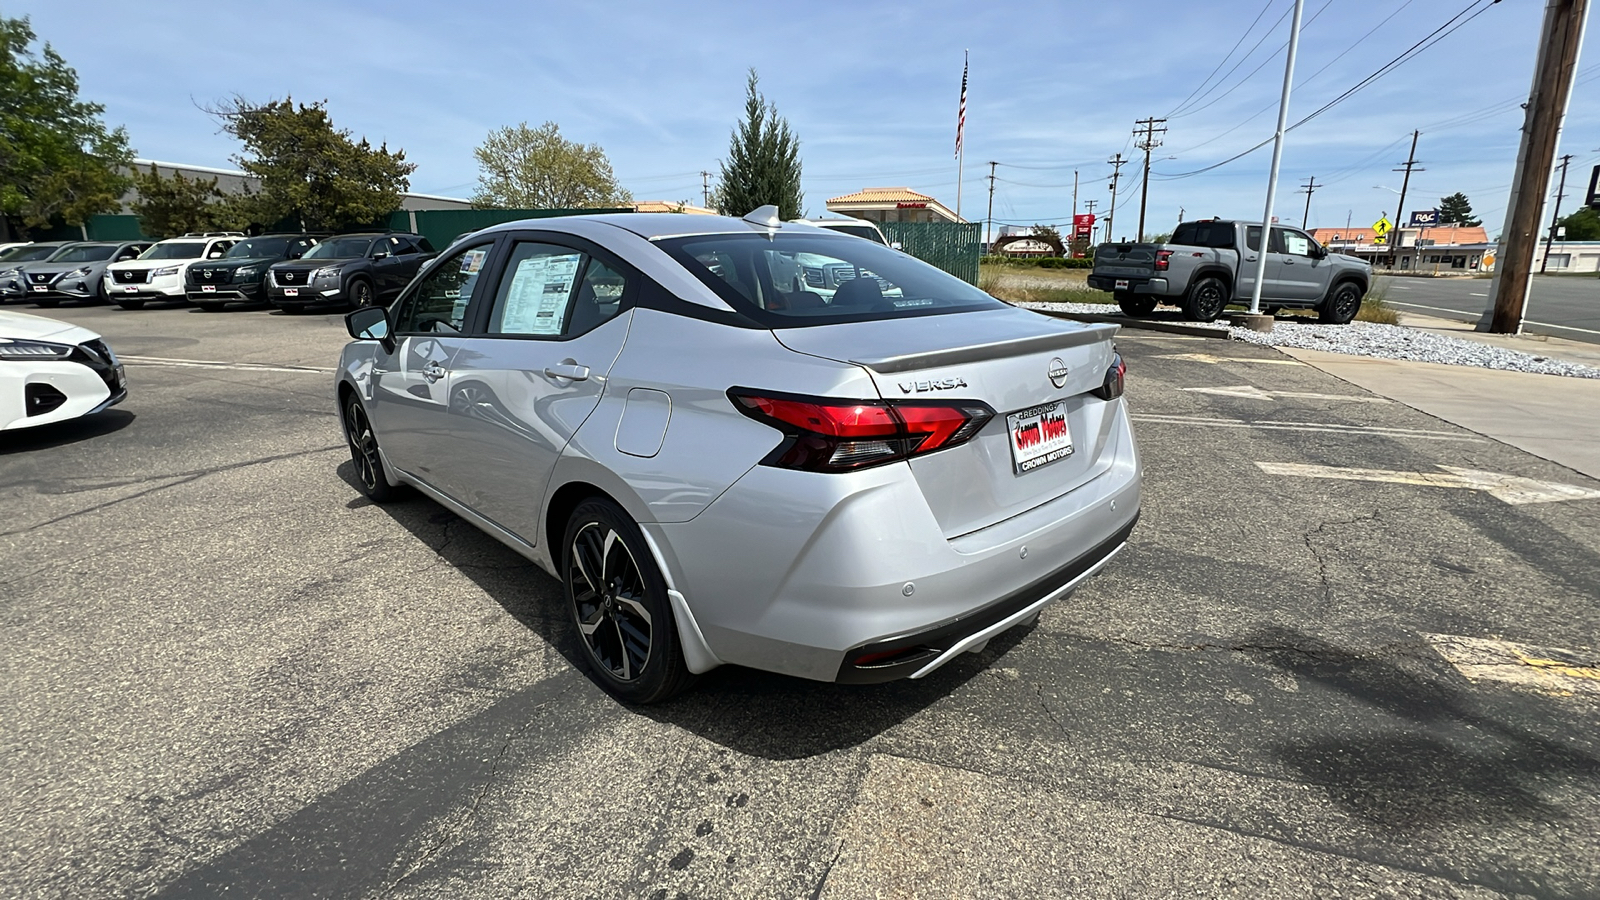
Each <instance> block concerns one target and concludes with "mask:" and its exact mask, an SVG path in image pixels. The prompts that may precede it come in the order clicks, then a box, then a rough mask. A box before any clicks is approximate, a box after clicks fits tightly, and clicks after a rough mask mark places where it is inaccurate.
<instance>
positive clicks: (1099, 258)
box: [1094, 244, 1161, 278]
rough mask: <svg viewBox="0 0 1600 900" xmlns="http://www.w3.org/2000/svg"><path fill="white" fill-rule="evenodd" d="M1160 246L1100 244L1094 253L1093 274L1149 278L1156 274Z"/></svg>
mask: <svg viewBox="0 0 1600 900" xmlns="http://www.w3.org/2000/svg"><path fill="white" fill-rule="evenodd" d="M1160 247H1161V245H1160V244H1101V245H1100V246H1099V247H1096V248H1095V251H1094V274H1096V275H1114V276H1117V277H1121V278H1130V277H1131V278H1149V277H1150V276H1152V275H1154V274H1155V273H1156V250H1158V249H1160Z"/></svg>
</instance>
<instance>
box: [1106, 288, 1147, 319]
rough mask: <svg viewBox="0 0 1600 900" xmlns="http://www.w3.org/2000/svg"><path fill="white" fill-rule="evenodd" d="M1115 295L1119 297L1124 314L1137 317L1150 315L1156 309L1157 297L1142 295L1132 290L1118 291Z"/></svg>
mask: <svg viewBox="0 0 1600 900" xmlns="http://www.w3.org/2000/svg"><path fill="white" fill-rule="evenodd" d="M1113 296H1114V297H1116V298H1117V305H1118V306H1120V307H1122V312H1123V314H1124V315H1129V316H1132V317H1134V318H1135V319H1137V318H1139V317H1140V316H1148V315H1150V314H1151V313H1153V312H1155V311H1156V298H1154V297H1151V296H1148V295H1146V296H1143V297H1141V296H1139V295H1138V294H1135V293H1133V292H1132V291H1117V292H1116V293H1115V294H1113Z"/></svg>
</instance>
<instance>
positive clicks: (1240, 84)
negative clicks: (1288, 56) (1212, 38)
mask: <svg viewBox="0 0 1600 900" xmlns="http://www.w3.org/2000/svg"><path fill="white" fill-rule="evenodd" d="M1332 5H1333V0H1328V2H1326V3H1324V4H1322V7H1321V8H1320V9H1318V10H1317V11H1316V12H1315V13H1312V15H1311V18H1310V19H1307V20H1306V23H1305V25H1302V26H1301V29H1302V30H1304V29H1305V28H1306V27H1308V26H1310V25H1311V23H1312V22H1315V21H1316V20H1317V19H1318V18H1319V17H1320V16H1321V15H1322V14H1323V13H1324V12H1326V11H1327V9H1328V7H1330V6H1332ZM1286 15H1287V14H1286ZM1278 21H1279V22H1282V21H1283V19H1282V18H1281V17H1280V18H1279V19H1278ZM1273 27H1277V26H1276V25H1274V26H1273ZM1271 33H1272V32H1270V31H1269V32H1267V34H1271ZM1265 39H1266V35H1262V40H1265ZM1258 46H1259V44H1258ZM1287 46H1289V42H1288V41H1285V42H1284V44H1283V47H1279V48H1278V49H1277V50H1274V51H1272V54H1271V55H1270V56H1268V57H1267V58H1266V59H1263V60H1262V61H1261V62H1260V63H1258V64H1257V65H1256V67H1255V68H1254V69H1251V70H1250V72H1249V74H1247V75H1245V76H1244V77H1243V78H1241V79H1239V80H1238V81H1236V82H1234V85H1233V87H1231V88H1228V89H1227V90H1226V91H1223V92H1222V94H1221V95H1219V96H1218V97H1217V99H1215V100H1212V101H1211V102H1210V103H1207V104H1205V105H1204V106H1196V107H1193V108H1192V109H1190V110H1188V111H1187V112H1184V113H1181V114H1179V115H1176V116H1173V118H1174V119H1181V118H1184V117H1185V116H1192V115H1194V114H1195V113H1197V112H1200V111H1201V110H1203V109H1208V108H1210V107H1212V106H1215V105H1216V104H1218V103H1220V102H1221V101H1222V98H1223V97H1226V96H1228V95H1229V94H1231V93H1233V92H1234V91H1235V90H1237V89H1239V88H1240V87H1243V86H1244V85H1245V84H1246V83H1248V82H1249V81H1250V79H1252V78H1254V77H1255V75H1256V73H1257V72H1259V71H1261V70H1262V69H1263V68H1265V67H1266V65H1267V63H1269V62H1272V61H1273V60H1275V59H1277V58H1278V50H1282V49H1284V47H1287ZM1251 52H1252V53H1253V52H1255V51H1254V49H1252V50H1251ZM1242 61H1243V60H1241V62H1242Z"/></svg>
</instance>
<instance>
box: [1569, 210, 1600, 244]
mask: <svg viewBox="0 0 1600 900" xmlns="http://www.w3.org/2000/svg"><path fill="white" fill-rule="evenodd" d="M1560 224H1561V225H1563V226H1565V227H1566V229H1567V240H1569V241H1600V210H1597V209H1591V208H1589V207H1584V208H1583V209H1580V210H1578V211H1577V212H1575V213H1573V214H1572V215H1570V216H1567V217H1566V218H1565V219H1562V220H1561V222H1560Z"/></svg>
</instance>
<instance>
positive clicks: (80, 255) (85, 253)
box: [52, 244, 117, 262]
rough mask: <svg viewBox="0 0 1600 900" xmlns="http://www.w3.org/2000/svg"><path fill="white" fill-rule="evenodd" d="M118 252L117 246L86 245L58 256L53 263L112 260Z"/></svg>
mask: <svg viewBox="0 0 1600 900" xmlns="http://www.w3.org/2000/svg"><path fill="white" fill-rule="evenodd" d="M116 250H117V245H116V244H85V245H83V246H81V247H73V248H72V249H71V250H68V251H67V252H65V253H63V254H61V255H60V256H57V257H56V258H55V259H54V260H52V261H53V262H99V261H100V260H102V259H110V258H111V254H113V253H115V252H116Z"/></svg>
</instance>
